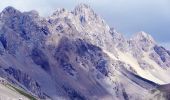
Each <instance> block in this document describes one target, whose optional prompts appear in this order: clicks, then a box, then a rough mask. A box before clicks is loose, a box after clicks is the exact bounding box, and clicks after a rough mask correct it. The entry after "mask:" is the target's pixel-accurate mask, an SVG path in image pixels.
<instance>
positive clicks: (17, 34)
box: [0, 4, 170, 100]
mask: <svg viewBox="0 0 170 100" xmlns="http://www.w3.org/2000/svg"><path fill="white" fill-rule="evenodd" d="M169 70H170V51H168V50H166V49H165V48H164V47H162V46H160V45H158V44H157V43H156V41H155V40H154V39H153V38H152V37H151V36H150V35H149V34H147V33H145V32H139V33H136V34H135V35H134V36H133V37H132V38H131V39H126V38H125V37H124V36H123V34H121V33H119V32H117V31H116V30H115V29H114V28H110V27H109V26H108V25H107V24H106V22H105V21H104V20H103V19H102V18H101V17H100V16H98V15H97V14H96V13H95V12H94V11H93V10H92V9H91V8H90V7H89V6H88V5H85V4H80V5H78V6H76V7H75V9H74V10H72V11H68V10H66V9H64V8H62V9H57V10H56V11H55V12H54V13H53V14H52V15H51V16H49V17H46V18H45V17H41V16H39V14H38V12H36V11H30V12H20V11H18V10H16V9H15V8H13V7H7V8H5V9H4V10H3V11H2V12H1V13H0V77H2V78H3V79H5V80H7V81H8V83H10V84H12V85H13V86H15V87H19V88H21V89H22V90H24V91H25V92H27V93H28V94H31V95H33V96H35V97H36V98H37V99H45V100H160V99H161V100H167V99H169V98H168V97H169V89H168V88H167V87H169V83H170V78H169V75H170V71H169ZM139 90H140V91H139ZM0 94H1V93H0ZM0 96H1V95H0Z"/></svg>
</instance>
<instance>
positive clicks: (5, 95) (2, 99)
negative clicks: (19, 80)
mask: <svg viewBox="0 0 170 100" xmlns="http://www.w3.org/2000/svg"><path fill="white" fill-rule="evenodd" d="M0 100H29V99H28V98H26V97H25V96H23V95H21V94H19V93H18V92H17V91H15V90H14V89H12V88H8V87H6V86H5V85H2V84H0Z"/></svg>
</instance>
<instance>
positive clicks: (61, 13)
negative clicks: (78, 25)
mask: <svg viewBox="0 0 170 100" xmlns="http://www.w3.org/2000/svg"><path fill="white" fill-rule="evenodd" d="M69 13H70V12H69V11H68V10H67V9H65V8H57V10H56V11H55V12H54V13H53V14H52V16H51V17H52V18H58V17H67V16H68V14H69Z"/></svg>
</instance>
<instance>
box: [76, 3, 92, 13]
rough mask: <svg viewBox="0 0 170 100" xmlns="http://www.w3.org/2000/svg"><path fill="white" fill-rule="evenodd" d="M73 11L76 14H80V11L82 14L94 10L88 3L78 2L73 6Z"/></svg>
mask: <svg viewBox="0 0 170 100" xmlns="http://www.w3.org/2000/svg"><path fill="white" fill-rule="evenodd" d="M73 13H74V14H75V15H78V14H82V13H84V14H87V13H94V11H93V10H92V9H91V8H90V6H89V5H86V4H79V5H77V6H76V7H75V8H74V10H73Z"/></svg>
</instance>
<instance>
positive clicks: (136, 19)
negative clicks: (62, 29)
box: [0, 0, 170, 49]
mask: <svg viewBox="0 0 170 100" xmlns="http://www.w3.org/2000/svg"><path fill="white" fill-rule="evenodd" d="M79 3H86V4H89V5H90V6H91V7H92V8H93V9H94V10H95V11H96V13H98V14H99V15H100V16H102V17H103V18H104V19H105V21H106V22H107V23H108V24H109V25H110V26H111V27H114V28H116V29H117V31H118V32H121V33H123V34H125V35H126V36H127V37H130V36H131V35H132V34H134V33H136V32H139V31H145V32H147V33H149V34H151V35H152V36H153V37H154V38H155V40H156V41H157V42H158V43H160V44H162V45H164V46H166V47H167V48H168V49H170V0H1V2H0V10H2V9H4V8H5V7H6V6H13V7H15V8H17V9H19V10H21V11H29V10H33V9H34V10H37V11H38V12H39V13H40V15H42V16H48V15H49V14H52V12H54V11H55V9H57V8H67V9H69V10H72V9H73V8H74V7H75V6H76V5H77V4H79Z"/></svg>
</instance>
